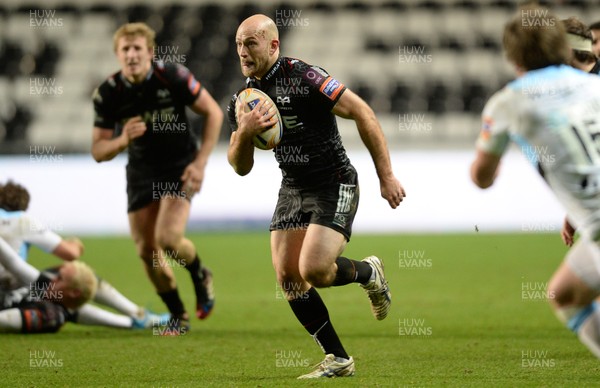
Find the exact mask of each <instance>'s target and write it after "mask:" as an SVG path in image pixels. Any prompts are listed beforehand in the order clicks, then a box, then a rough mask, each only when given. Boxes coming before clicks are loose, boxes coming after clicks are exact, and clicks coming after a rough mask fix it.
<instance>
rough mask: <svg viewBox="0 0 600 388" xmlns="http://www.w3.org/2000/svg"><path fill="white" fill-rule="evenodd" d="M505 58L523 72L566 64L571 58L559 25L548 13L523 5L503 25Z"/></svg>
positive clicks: (563, 29)
mask: <svg viewBox="0 0 600 388" xmlns="http://www.w3.org/2000/svg"><path fill="white" fill-rule="evenodd" d="M502 44H503V46H504V51H505V53H506V57H507V58H508V60H509V61H511V62H513V63H514V64H515V65H516V66H518V67H520V68H522V69H523V70H525V71H529V70H535V69H541V68H544V67H547V66H551V65H560V64H566V63H568V61H569V58H570V56H571V48H570V47H569V44H568V43H567V37H566V34H565V28H564V25H563V23H561V22H560V20H559V19H558V18H557V17H556V16H555V15H554V14H553V13H551V12H550V11H548V10H547V9H545V8H541V7H536V6H526V7H522V8H520V9H519V11H518V12H517V14H516V15H515V16H514V17H513V18H512V19H511V20H510V21H509V22H508V23H506V25H505V26H504V36H503V38H502Z"/></svg>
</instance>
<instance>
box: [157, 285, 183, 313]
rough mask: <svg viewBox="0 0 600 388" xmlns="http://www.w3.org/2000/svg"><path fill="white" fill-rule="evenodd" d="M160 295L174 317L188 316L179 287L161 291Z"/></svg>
mask: <svg viewBox="0 0 600 388" xmlns="http://www.w3.org/2000/svg"><path fill="white" fill-rule="evenodd" d="M158 296H160V298H161V299H162V301H163V302H164V303H165V305H166V306H167V308H168V309H169V312H170V313H171V315H172V316H173V317H176V318H183V317H185V316H186V312H185V307H183V302H182V301H181V298H180V297H179V291H177V288H175V289H173V290H169V291H165V292H159V293H158Z"/></svg>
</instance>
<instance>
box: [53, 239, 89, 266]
mask: <svg viewBox="0 0 600 388" xmlns="http://www.w3.org/2000/svg"><path fill="white" fill-rule="evenodd" d="M52 254H53V255H54V256H56V257H59V258H61V259H63V260H65V261H73V260H77V259H79V258H80V257H81V255H82V254H83V243H82V242H81V240H80V239H78V238H77V237H68V238H65V239H64V240H61V241H60V243H59V244H58V245H57V246H56V248H54V250H53V251H52Z"/></svg>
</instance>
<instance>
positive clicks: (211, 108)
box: [181, 89, 223, 193]
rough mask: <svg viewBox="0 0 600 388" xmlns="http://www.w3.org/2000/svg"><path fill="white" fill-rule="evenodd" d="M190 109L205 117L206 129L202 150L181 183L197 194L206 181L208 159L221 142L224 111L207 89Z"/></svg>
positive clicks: (203, 131)
mask: <svg viewBox="0 0 600 388" xmlns="http://www.w3.org/2000/svg"><path fill="white" fill-rule="evenodd" d="M190 108H191V109H192V110H193V111H194V112H196V113H198V114H199V115H202V116H204V129H203V130H202V139H201V142H200V149H199V150H198V153H197V154H196V158H195V159H194V161H193V162H192V163H190V164H189V165H188V166H187V167H186V168H185V170H184V171H183V175H182V176H181V181H182V182H183V185H184V187H186V188H187V190H190V191H191V192H192V193H197V192H198V191H200V187H202V182H203V181H204V171H205V168H206V164H207V163H208V157H209V156H210V154H211V152H212V151H213V149H214V148H215V145H216V144H217V141H219V134H220V133H221V126H222V125H223V111H222V110H221V108H220V107H219V104H217V102H216V101H215V100H214V99H213V97H212V96H211V95H210V93H209V92H208V91H207V90H206V89H202V90H201V91H200V95H199V96H198V98H196V100H195V101H194V103H193V104H192V105H191V106H190Z"/></svg>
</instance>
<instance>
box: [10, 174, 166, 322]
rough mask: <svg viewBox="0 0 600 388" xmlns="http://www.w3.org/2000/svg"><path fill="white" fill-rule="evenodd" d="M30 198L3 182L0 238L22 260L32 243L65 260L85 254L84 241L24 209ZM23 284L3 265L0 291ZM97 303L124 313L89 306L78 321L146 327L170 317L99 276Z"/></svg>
mask: <svg viewBox="0 0 600 388" xmlns="http://www.w3.org/2000/svg"><path fill="white" fill-rule="evenodd" d="M29 200H30V195H29V192H28V191H27V189H26V188H25V187H23V186H21V185H19V184H16V183H14V182H11V181H8V182H7V183H6V184H3V185H0V221H1V222H0V237H1V238H3V239H4V240H5V242H6V243H8V245H9V246H10V247H11V248H12V249H13V250H14V251H15V252H16V253H18V255H19V256H20V257H21V259H22V260H23V261H26V260H27V254H28V249H29V247H31V246H32V245H33V246H36V247H38V248H40V249H41V250H43V251H45V252H48V253H52V254H53V255H54V256H57V257H59V258H61V259H63V260H65V261H75V260H77V259H79V257H80V256H81V255H82V254H83V249H84V247H83V243H82V242H81V241H80V240H79V239H77V238H71V239H62V237H61V236H59V235H58V234H56V233H54V232H53V231H51V230H50V229H48V228H46V227H45V226H44V225H43V224H42V223H40V222H39V221H37V220H36V219H34V218H33V217H31V216H29V215H28V214H27V213H26V212H25V211H26V210H27V208H28V206H29ZM23 286H27V284H26V283H23V282H22V281H20V280H19V279H18V278H17V277H16V276H15V274H14V273H13V272H9V271H7V270H6V269H4V268H3V267H2V266H0V290H1V291H0V292H3V293H4V294H5V295H6V294H7V293H14V291H15V290H18V289H20V291H19V292H18V293H22V292H23V289H22V288H23ZM94 302H96V303H99V304H102V305H105V306H108V307H111V308H113V309H115V310H117V311H119V312H120V313H122V314H124V315H120V314H114V313H111V312H109V311H106V310H102V309H100V308H98V307H95V306H92V305H89V306H88V305H86V306H85V307H84V308H83V312H81V313H80V314H79V316H78V317H77V323H83V324H95V325H104V326H111V327H123V328H131V327H135V328H143V327H149V326H150V325H151V324H153V323H155V324H156V323H159V324H160V323H164V321H165V320H166V318H167V317H168V316H167V315H156V314H152V313H150V312H149V311H147V310H145V309H144V308H142V307H140V306H138V305H136V304H135V303H133V302H132V301H130V300H129V299H127V298H126V297H125V296H123V294H121V293H120V292H119V291H117V290H116V289H115V288H114V287H113V286H112V285H110V284H109V283H108V282H107V281H105V280H104V279H101V278H99V277H97V292H96V293H95V297H94Z"/></svg>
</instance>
